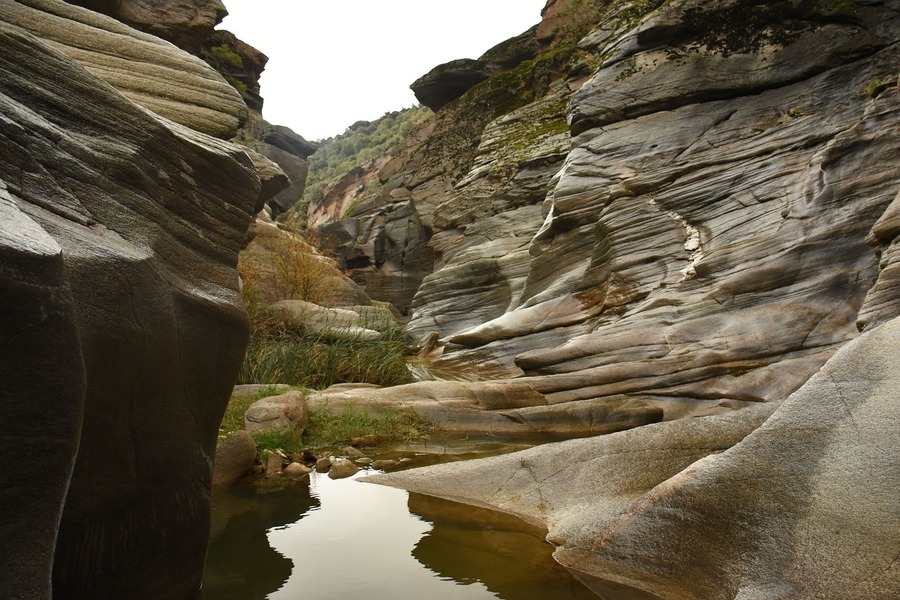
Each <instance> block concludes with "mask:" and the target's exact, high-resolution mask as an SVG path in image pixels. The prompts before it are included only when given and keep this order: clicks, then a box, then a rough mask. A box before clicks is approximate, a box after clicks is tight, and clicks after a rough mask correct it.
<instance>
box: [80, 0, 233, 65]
mask: <svg viewBox="0 0 900 600" xmlns="http://www.w3.org/2000/svg"><path fill="white" fill-rule="evenodd" d="M69 4H76V5H78V6H83V7H85V8H89V9H90V10H92V11H95V12H98V13H102V14H105V15H109V16H111V17H113V18H114V19H116V20H118V21H121V22H122V23H125V24H126V25H130V26H131V27H134V28H135V29H138V30H140V31H145V32H147V33H150V34H153V35H154V36H157V37H160V38H162V39H164V40H166V41H169V42H172V43H173V44H175V45H176V46H178V47H179V48H181V49H182V50H186V51H188V52H190V53H191V54H197V52H198V51H199V50H200V48H201V46H202V45H203V44H204V42H205V41H206V40H207V39H208V38H209V36H210V34H211V33H212V31H213V28H214V27H215V26H216V25H218V24H219V23H220V22H221V21H222V19H224V18H225V16H226V15H227V14H228V11H227V10H226V9H225V5H223V4H222V2H221V0H192V1H190V2H185V1H184V0H75V1H74V2H70V3H69Z"/></svg>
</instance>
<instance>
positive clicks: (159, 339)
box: [0, 0, 261, 599]
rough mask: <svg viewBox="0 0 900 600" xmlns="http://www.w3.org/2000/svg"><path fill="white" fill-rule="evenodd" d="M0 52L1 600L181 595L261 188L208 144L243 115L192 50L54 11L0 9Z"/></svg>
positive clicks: (202, 518)
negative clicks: (241, 262) (239, 268)
mask: <svg viewBox="0 0 900 600" xmlns="http://www.w3.org/2000/svg"><path fill="white" fill-rule="evenodd" d="M0 47H2V48H3V52H0V114H2V119H0V210H2V212H3V219H2V221H0V223H2V224H0V252H2V256H3V259H2V263H0V265H2V266H0V274H2V277H0V282H2V283H0V289H2V290H3V292H2V293H3V298H4V300H3V310H2V311H0V312H2V317H0V318H2V321H3V325H2V331H3V334H2V335H3V344H2V347H3V351H2V352H3V359H4V360H3V364H4V384H3V386H2V391H0V411H2V417H0V418H2V421H3V422H4V424H6V425H7V427H6V431H5V433H4V435H3V436H2V441H0V445H2V448H3V450H4V452H5V455H6V456H24V457H26V459H25V462H22V461H7V464H5V465H4V467H3V468H2V469H0V482H2V485H0V487H2V492H0V502H2V507H3V512H4V514H5V515H7V516H8V518H4V519H3V523H2V526H0V529H2V534H3V536H4V539H5V540H6V543H7V547H6V548H7V550H8V551H5V552H3V553H0V566H2V569H3V572H4V574H5V575H4V577H3V578H2V580H0V596H2V597H4V598H50V597H51V585H52V596H53V597H54V598H88V597H94V598H97V597H108V598H122V597H129V598H154V599H159V598H162V599H166V598H186V597H189V596H190V595H191V594H193V593H194V592H195V591H196V590H197V589H198V587H199V584H200V576H201V572H202V567H203V560H204V556H205V552H206V541H207V536H208V530H209V492H210V483H211V466H212V457H213V451H214V447H215V442H216V434H217V427H218V423H219V421H220V420H221V416H222V413H223V411H224V407H225V404H226V402H227V399H228V397H229V394H230V391H231V387H232V385H233V383H234V380H235V378H236V375H237V370H238V367H239V365H240V361H241V358H242V356H243V351H244V346H245V344H246V339H247V335H248V333H249V332H248V321H247V317H246V315H245V313H244V312H243V310H242V309H241V308H240V297H239V292H238V281H237V274H236V271H235V264H236V262H237V255H238V251H239V249H240V248H241V246H242V244H243V241H244V236H245V232H246V229H247V226H248V224H249V223H250V220H251V218H252V217H253V214H254V208H255V205H256V203H257V201H258V199H259V196H260V187H261V186H260V178H259V176H258V175H257V173H256V170H255V169H254V167H253V164H252V163H251V161H250V159H249V158H248V156H247V154H246V153H245V152H244V151H243V150H242V149H241V148H240V147H238V146H235V145H233V144H230V143H227V142H224V141H222V140H220V139H216V138H214V137H211V136H210V135H208V134H213V135H219V136H223V137H230V136H232V135H234V131H235V130H236V128H237V124H238V122H239V121H240V120H241V118H242V114H244V113H245V112H246V108H241V106H242V103H241V102H240V99H239V97H238V96H237V94H236V93H235V92H234V90H233V89H232V88H231V87H230V86H229V85H228V84H227V83H225V82H224V81H223V80H222V79H221V77H219V76H218V74H216V73H215V71H213V70H212V69H211V68H209V67H208V66H207V65H205V64H204V63H203V62H202V61H200V60H199V59H196V58H194V57H191V56H189V55H187V54H185V53H183V52H182V51H180V50H178V49H177V48H175V47H174V46H172V45H170V44H168V43H165V42H161V41H160V40H158V39H156V38H153V37H151V36H149V35H147V34H143V33H140V32H138V31H135V30H133V29H131V28H128V27H126V26H124V25H122V24H120V23H118V22H116V21H113V20H112V19H109V18H107V17H104V16H100V15H97V14H95V13H92V12H90V11H87V10H85V9H82V8H79V7H75V6H71V5H68V4H64V3H62V2H55V1H51V0H34V1H31V0H29V1H25V2H6V1H4V2H0ZM191 127H194V128H191ZM48 456H50V457H51V458H49V459H47V457H48ZM38 457H39V458H40V461H39V463H31V462H28V461H31V460H32V459H35V458H38ZM51 569H52V577H51ZM51 581H52V584H51Z"/></svg>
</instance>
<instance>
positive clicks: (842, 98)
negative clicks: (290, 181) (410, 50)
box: [323, 1, 898, 417]
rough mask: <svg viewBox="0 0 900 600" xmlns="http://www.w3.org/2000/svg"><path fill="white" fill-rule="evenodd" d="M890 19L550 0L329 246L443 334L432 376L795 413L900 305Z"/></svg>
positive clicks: (862, 7)
mask: <svg viewBox="0 0 900 600" xmlns="http://www.w3.org/2000/svg"><path fill="white" fill-rule="evenodd" d="M585 24H587V25H585ZM896 27H897V22H896V11H895V8H894V5H893V4H892V3H887V5H885V6H881V5H870V4H868V3H859V4H849V3H828V2H822V3H805V4H802V5H797V6H793V5H791V4H784V5H780V4H779V5H757V4H755V3H747V2H728V3H718V4H716V5H715V6H713V7H706V6H704V5H703V4H702V3H696V2H694V3H691V2H677V3H671V2H669V3H661V2H655V3H654V2H641V3H638V2H615V3H608V4H604V5H602V6H601V7H600V8H599V9H594V8H585V4H584V3H578V2H562V1H560V2H550V3H548V6H547V8H546V9H545V11H544V21H543V22H542V24H541V25H539V26H538V27H536V28H535V29H534V30H533V31H532V32H530V33H529V34H527V35H531V36H533V42H532V43H531V44H530V45H525V47H526V49H527V50H526V51H523V52H525V56H529V54H528V53H529V52H530V53H531V54H530V56H531V58H523V56H522V54H521V53H520V54H516V53H511V54H514V55H516V56H517V58H516V60H517V61H519V62H516V61H515V60H514V61H512V63H511V64H513V65H514V66H512V67H506V68H505V70H504V67H502V66H498V63H497V62H496V61H495V62H492V61H491V60H488V58H484V59H483V62H485V64H486V65H487V66H485V67H484V68H483V69H482V70H483V71H484V72H485V73H488V72H491V73H494V74H493V75H490V76H489V77H488V78H487V79H484V80H483V81H481V82H479V83H476V84H474V85H473V86H472V87H470V88H469V89H468V90H467V91H465V92H464V93H462V92H460V91H459V88H458V85H457V84H458V81H459V78H458V77H457V76H456V75H458V70H459V67H458V65H451V67H452V68H451V69H450V71H451V72H452V73H453V75H452V76H451V77H450V80H451V81H450V83H449V84H448V85H449V91H447V92H446V94H445V97H444V100H443V101H446V103H445V104H444V105H443V107H442V108H441V109H440V110H439V111H438V113H437V114H436V116H435V118H434V120H433V121H432V122H431V124H430V125H429V128H430V129H428V130H426V131H425V132H424V134H423V135H422V134H420V137H421V138H422V139H421V140H417V139H413V140H411V141H410V143H409V145H408V146H407V147H406V148H405V149H402V150H401V151H399V152H397V153H396V155H395V156H394V157H393V159H392V160H391V161H390V162H388V163H386V164H385V165H384V166H382V167H381V168H380V170H379V171H378V173H377V177H378V178H379V180H380V182H381V183H382V184H383V186H382V188H381V189H379V190H378V194H377V195H376V196H372V197H369V198H367V199H366V200H365V201H363V202H361V203H358V204H357V206H356V208H354V212H353V215H352V217H350V218H347V219H344V220H336V221H335V222H334V223H333V224H330V225H327V226H325V227H324V229H323V231H324V235H323V237H329V239H331V240H340V241H341V242H342V245H341V246H340V247H339V248H338V254H339V256H341V257H344V260H345V265H346V266H347V267H354V266H356V264H363V265H365V268H366V271H365V273H364V274H363V275H362V276H361V277H358V278H357V281H361V280H362V281H366V282H367V285H366V288H367V290H368V291H369V293H370V295H372V296H373V297H375V298H378V299H383V300H390V301H394V302H396V303H397V304H398V308H400V309H401V310H403V311H408V312H409V315H410V323H409V331H410V332H411V333H412V334H414V335H415V336H418V337H423V336H425V335H427V334H429V333H432V332H436V333H437V335H438V337H439V339H440V344H439V346H438V349H437V351H436V352H434V353H433V354H432V357H431V358H432V360H431V363H430V365H429V366H430V368H432V369H434V370H435V371H436V372H437V371H440V369H442V368H450V367H452V368H457V367H458V366H459V365H464V367H463V368H466V369H469V370H471V369H472V368H474V369H475V370H477V369H478V368H484V370H485V372H489V373H490V374H491V375H492V376H496V374H497V373H502V374H504V375H505V376H507V377H519V378H521V379H523V381H527V382H529V383H531V384H532V385H533V386H534V387H535V389H537V390H538V391H540V392H541V393H543V394H545V395H546V396H547V397H548V399H549V401H550V402H551V403H561V402H572V401H580V400H594V399H603V398H612V397H615V396H617V395H619V394H626V395H628V396H631V397H635V398H641V399H643V400H644V401H646V402H649V403H651V404H654V405H658V406H661V407H663V408H664V410H665V411H666V413H667V416H668V417H675V416H679V415H684V414H692V413H696V412H704V411H709V410H712V409H714V407H715V406H716V405H723V406H724V407H725V408H729V407H735V406H740V405H742V404H744V403H747V402H757V401H768V400H775V399H783V398H785V397H786V396H787V395H788V394H790V393H791V392H792V391H794V390H796V389H797V388H798V387H799V386H800V385H801V384H802V383H803V382H804V381H806V380H807V379H808V378H809V377H810V376H811V375H812V374H813V373H815V372H816V370H818V368H819V367H820V366H821V365H822V364H823V363H824V362H825V361H826V360H827V359H828V357H829V356H831V354H833V352H834V351H835V349H836V348H838V347H840V345H842V344H843V343H845V342H846V341H848V340H850V339H852V338H853V337H854V336H855V335H857V333H858V332H859V330H860V329H862V328H864V327H865V326H867V325H870V324H874V323H876V322H878V321H880V320H884V319H885V318H889V317H890V316H893V315H895V314H897V311H898V306H897V297H896V293H895V292H896V285H897V283H896V274H895V270H896V268H897V267H896V266H895V261H896V258H895V257H894V254H893V251H892V250H891V247H892V240H893V239H894V237H895V235H896V227H895V226H893V225H890V223H893V221H894V218H893V217H892V216H891V215H893V213H894V212H895V208H890V209H889V206H890V205H891V203H892V202H894V200H895V198H896V197H897V193H898V187H897V177H896V175H897V165H896V160H895V158H894V149H895V147H896V143H897V135H896V114H897V112H896V111H897V79H896V72H897V68H896V67H897V64H896V62H897V57H896V40H897V28H896ZM511 44H512V42H511ZM512 45H514V46H515V47H516V48H520V47H522V42H521V39H520V38H517V39H516V40H515V44H512ZM503 47H504V45H500V46H498V49H495V50H493V51H492V53H493V54H491V53H489V55H493V56H496V55H497V54H498V53H500V49H502V48H503ZM486 57H488V55H486ZM442 69H443V68H439V69H437V70H436V71H437V73H438V74H439V73H440V72H442ZM433 80H434V81H432V82H431V88H430V92H429V93H431V94H432V95H433V94H434V93H435V92H434V88H435V87H438V86H439V82H440V78H439V77H438V76H435V77H434V78H433ZM417 83H418V82H417ZM454 94H457V95H458V94H461V95H458V97H457V98H456V99H452V100H449V101H447V98H449V97H451V96H453V95H454ZM879 261H880V262H879ZM891 290H893V292H892V291H891ZM406 302H408V303H409V304H408V305H407V304H406ZM523 376H524V377H523Z"/></svg>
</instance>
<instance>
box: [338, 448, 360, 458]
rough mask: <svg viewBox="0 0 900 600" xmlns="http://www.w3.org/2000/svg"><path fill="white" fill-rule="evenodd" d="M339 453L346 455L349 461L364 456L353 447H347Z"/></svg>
mask: <svg viewBox="0 0 900 600" xmlns="http://www.w3.org/2000/svg"><path fill="white" fill-rule="evenodd" d="M341 453H342V454H344V455H346V456H347V458H349V459H355V458H362V457H363V456H365V454H363V453H362V452H361V451H359V450H357V449H356V448H354V447H353V446H347V447H346V448H344V449H343V450H341Z"/></svg>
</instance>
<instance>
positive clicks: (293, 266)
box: [237, 223, 342, 383]
mask: <svg viewBox="0 0 900 600" xmlns="http://www.w3.org/2000/svg"><path fill="white" fill-rule="evenodd" d="M291 226H292V223H288V224H287V230H286V231H283V232H282V233H281V235H280V237H279V238H278V242H277V247H276V248H274V249H272V250H271V251H270V252H268V253H261V252H257V253H254V252H249V251H245V252H241V254H240V256H239V258H238V267H237V268H238V273H240V276H241V283H242V286H243V287H242V294H243V298H244V307H245V308H246V309H247V312H248V313H250V315H251V316H258V315H260V313H261V312H262V310H263V309H264V308H265V307H266V306H267V305H269V304H272V303H274V302H277V301H279V300H305V301H306V302H312V303H313V304H319V305H326V304H328V303H329V302H330V301H332V300H333V299H334V298H333V296H334V295H335V291H336V290H337V289H339V288H340V283H341V281H340V280H341V277H342V275H341V272H340V271H339V270H338V269H337V267H336V266H335V265H334V264H333V261H331V260H329V259H327V258H325V257H324V256H321V255H319V254H318V253H316V251H315V250H314V249H313V247H312V246H311V245H310V244H308V243H307V242H306V241H305V240H304V239H303V236H302V235H301V234H299V233H297V232H296V231H291V229H290V228H291ZM311 241H313V240H311ZM266 383H268V382H266Z"/></svg>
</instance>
